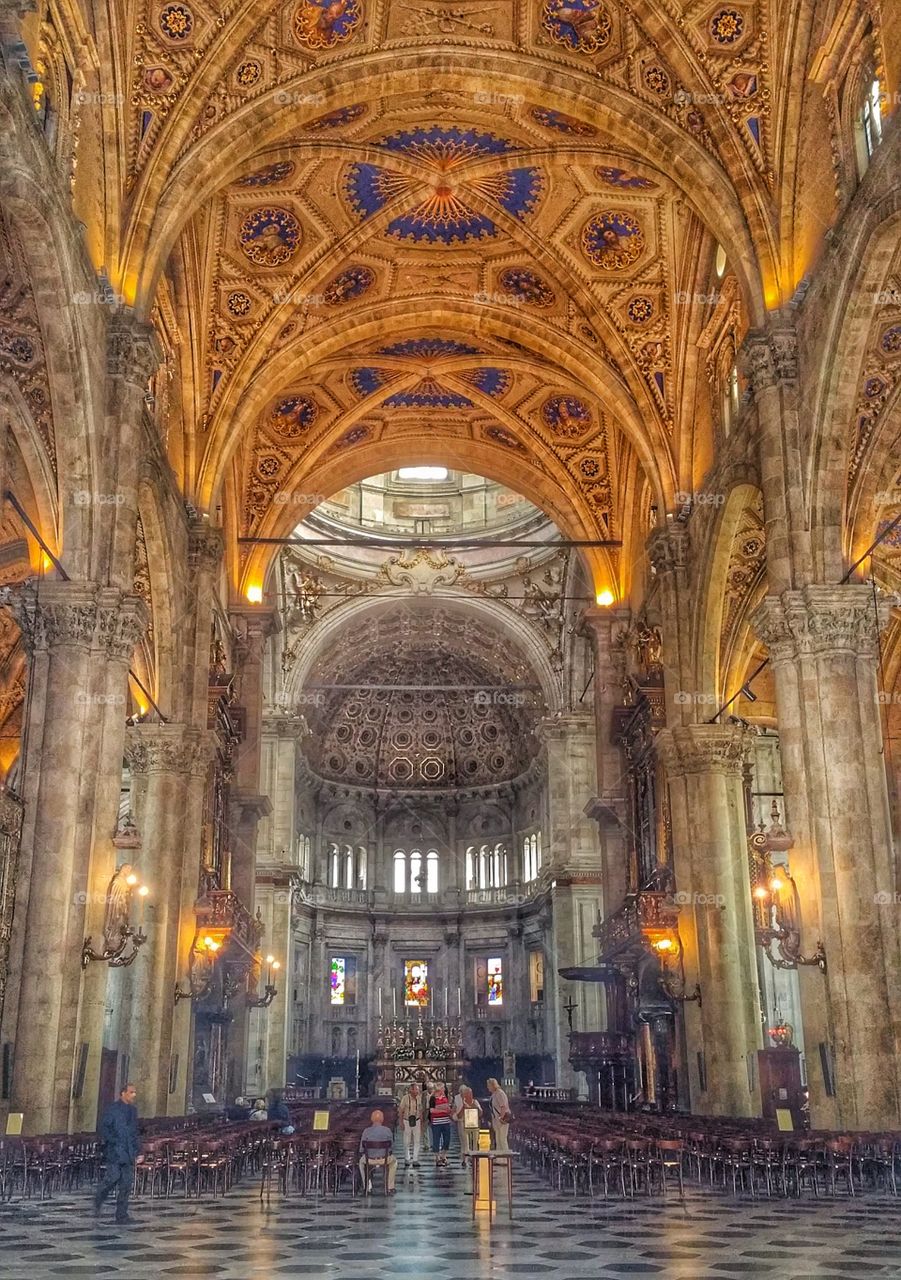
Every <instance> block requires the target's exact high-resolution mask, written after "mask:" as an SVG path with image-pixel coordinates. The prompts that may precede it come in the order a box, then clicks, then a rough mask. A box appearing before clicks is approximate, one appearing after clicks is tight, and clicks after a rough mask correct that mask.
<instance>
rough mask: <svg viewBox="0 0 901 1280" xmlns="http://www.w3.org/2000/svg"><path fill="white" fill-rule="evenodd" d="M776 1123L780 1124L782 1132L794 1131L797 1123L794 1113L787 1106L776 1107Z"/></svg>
mask: <svg viewBox="0 0 901 1280" xmlns="http://www.w3.org/2000/svg"><path fill="white" fill-rule="evenodd" d="M776 1124H777V1125H778V1126H779V1132H780V1133H794V1130H795V1125H794V1121H793V1120H792V1113H791V1112H790V1111H789V1109H788V1108H787V1107H777V1108H776Z"/></svg>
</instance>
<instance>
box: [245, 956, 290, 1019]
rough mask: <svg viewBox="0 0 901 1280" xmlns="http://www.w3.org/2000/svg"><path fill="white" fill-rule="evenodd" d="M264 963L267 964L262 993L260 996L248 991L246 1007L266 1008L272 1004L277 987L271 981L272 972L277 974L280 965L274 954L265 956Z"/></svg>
mask: <svg viewBox="0 0 901 1280" xmlns="http://www.w3.org/2000/svg"><path fill="white" fill-rule="evenodd" d="M266 965H267V969H266V986H265V988H264V994H263V995H261V996H252V995H251V994H250V993H249V992H248V994H247V1007H248V1009H268V1008H269V1006H270V1005H271V1004H272V1001H273V1000H274V999H275V997H276V996H277V995H278V987H276V986H275V984H274V983H273V981H272V975H273V974H276V975H277V974H278V971H279V969H281V967H282V966H281V965H280V964H279V962H278V960H276V959H275V957H274V956H267V957H266Z"/></svg>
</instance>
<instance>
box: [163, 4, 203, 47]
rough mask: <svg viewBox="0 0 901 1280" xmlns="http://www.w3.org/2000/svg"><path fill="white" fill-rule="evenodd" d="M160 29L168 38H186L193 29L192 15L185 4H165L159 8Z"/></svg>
mask: <svg viewBox="0 0 901 1280" xmlns="http://www.w3.org/2000/svg"><path fill="white" fill-rule="evenodd" d="M159 24H160V31H162V33H163V35H164V36H166V38H167V39H169V40H187V39H188V37H189V36H190V35H191V33H192V32H193V30H194V15H193V13H192V12H191V10H190V9H189V8H188V6H187V5H186V4H167V5H166V7H165V8H164V9H162V10H160V16H159Z"/></svg>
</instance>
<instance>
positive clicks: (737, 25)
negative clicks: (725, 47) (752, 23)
mask: <svg viewBox="0 0 901 1280" xmlns="http://www.w3.org/2000/svg"><path fill="white" fill-rule="evenodd" d="M744 33H745V15H744V14H743V13H740V12H739V10H738V9H720V10H719V11H718V12H717V13H715V14H714V15H713V17H712V18H711V19H710V34H711V35H712V36H713V38H714V40H715V41H716V42H717V44H735V42H736V40H740V39H741V38H742V36H743V35H744Z"/></svg>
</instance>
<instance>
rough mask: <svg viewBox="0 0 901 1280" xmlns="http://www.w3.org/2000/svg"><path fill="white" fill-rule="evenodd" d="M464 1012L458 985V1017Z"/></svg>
mask: <svg viewBox="0 0 901 1280" xmlns="http://www.w3.org/2000/svg"><path fill="white" fill-rule="evenodd" d="M462 1013H463V1003H462V1000H461V998H460V988H459V987H457V1017H458V1018H459V1017H460V1016H461V1014H462Z"/></svg>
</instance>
